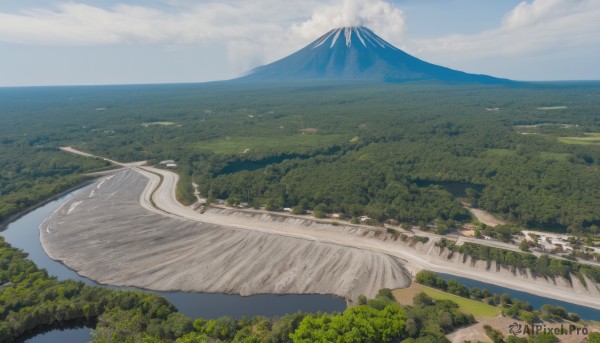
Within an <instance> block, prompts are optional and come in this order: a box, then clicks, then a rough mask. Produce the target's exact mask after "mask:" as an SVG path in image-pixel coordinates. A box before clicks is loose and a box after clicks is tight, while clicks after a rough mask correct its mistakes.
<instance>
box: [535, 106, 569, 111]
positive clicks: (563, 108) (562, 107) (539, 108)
mask: <svg viewBox="0 0 600 343" xmlns="http://www.w3.org/2000/svg"><path fill="white" fill-rule="evenodd" d="M537 109H538V110H544V111H556V110H566V109H567V106H548V107H538V108H537Z"/></svg>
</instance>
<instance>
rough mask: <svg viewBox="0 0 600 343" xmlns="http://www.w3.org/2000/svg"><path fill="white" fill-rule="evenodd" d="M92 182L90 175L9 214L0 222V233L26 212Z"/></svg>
mask: <svg viewBox="0 0 600 343" xmlns="http://www.w3.org/2000/svg"><path fill="white" fill-rule="evenodd" d="M93 182H94V178H92V177H90V178H88V179H85V180H83V181H82V182H81V183H80V184H78V185H75V186H73V187H70V188H68V189H66V190H64V191H61V192H59V193H56V194H54V195H51V196H49V197H48V198H46V199H44V200H42V201H40V202H38V203H36V204H35V205H32V206H29V207H28V208H26V209H24V210H23V211H20V212H18V213H15V214H13V215H11V216H9V217H8V218H6V219H5V220H4V221H2V222H0V233H1V232H2V231H4V230H6V228H7V227H8V225H10V224H11V223H12V222H14V221H16V220H19V219H20V218H21V217H23V216H24V215H27V214H28V213H30V212H31V211H34V210H36V209H38V208H40V207H42V206H44V205H46V204H48V203H50V202H52V201H54V200H56V199H59V198H61V197H63V196H65V195H66V194H69V193H72V192H74V191H76V190H78V189H80V188H83V187H85V186H87V185H90V184H92V183H93Z"/></svg>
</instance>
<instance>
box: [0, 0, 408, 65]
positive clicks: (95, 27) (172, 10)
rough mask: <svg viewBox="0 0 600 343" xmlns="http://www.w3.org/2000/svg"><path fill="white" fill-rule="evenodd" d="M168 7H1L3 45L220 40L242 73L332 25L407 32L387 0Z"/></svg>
mask: <svg viewBox="0 0 600 343" xmlns="http://www.w3.org/2000/svg"><path fill="white" fill-rule="evenodd" d="M165 4H166V6H163V7H160V8H159V7H156V8H153V7H147V6H133V5H126V4H120V5H116V6H114V7H111V8H103V7H99V6H92V5H88V4H82V3H76V2H62V3H59V4H57V5H56V6H55V7H53V8H50V9H48V8H46V9H30V10H24V11H22V12H20V13H16V14H15V13H2V12H0V42H9V43H16V44H26V45H43V46H98V45H117V44H158V45H179V44H214V43H222V44H224V45H225V46H227V47H228V49H229V59H230V61H231V62H232V63H233V65H234V68H233V69H235V71H236V72H240V71H243V70H246V69H248V68H251V67H254V66H256V65H258V64H261V63H264V62H267V61H271V60H273V59H275V58H279V57H282V56H284V55H285V54H288V53H290V52H292V51H294V50H296V49H298V48H301V47H302V46H304V45H306V44H307V43H309V42H310V41H311V40H314V39H316V38H317V37H318V36H320V35H321V34H324V33H325V32H327V31H329V30H330V29H332V28H335V27H339V26H349V25H360V24H365V25H368V26H370V27H371V28H372V29H374V30H376V31H377V32H380V33H382V34H383V35H384V36H385V37H389V38H391V39H392V41H393V40H397V39H398V37H401V35H402V33H403V30H404V16H403V14H402V12H401V11H400V10H399V9H397V8H395V7H393V6H392V5H391V4H389V3H387V2H385V1H383V0H375V1H369V2H362V1H357V0H326V1H319V0H303V1H294V2H288V1H280V0H254V1H242V0H229V1H212V2H203V3H198V2H196V1H189V0H167V1H165ZM315 8H316V9H317V10H316V11H315ZM298 23H300V24H298Z"/></svg>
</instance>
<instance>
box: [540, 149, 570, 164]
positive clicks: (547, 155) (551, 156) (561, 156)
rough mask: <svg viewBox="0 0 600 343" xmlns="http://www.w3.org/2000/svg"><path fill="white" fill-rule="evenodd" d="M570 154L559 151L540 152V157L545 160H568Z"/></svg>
mask: <svg viewBox="0 0 600 343" xmlns="http://www.w3.org/2000/svg"><path fill="white" fill-rule="evenodd" d="M570 156H571V154H565V153H560V152H547V151H542V152H540V157H541V158H543V159H544V160H547V161H563V162H565V161H568V160H569V157H570Z"/></svg>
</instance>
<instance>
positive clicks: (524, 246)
mask: <svg viewBox="0 0 600 343" xmlns="http://www.w3.org/2000/svg"><path fill="white" fill-rule="evenodd" d="M519 249H521V250H522V251H529V243H528V242H527V239H525V238H523V240H522V241H521V243H519Z"/></svg>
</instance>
